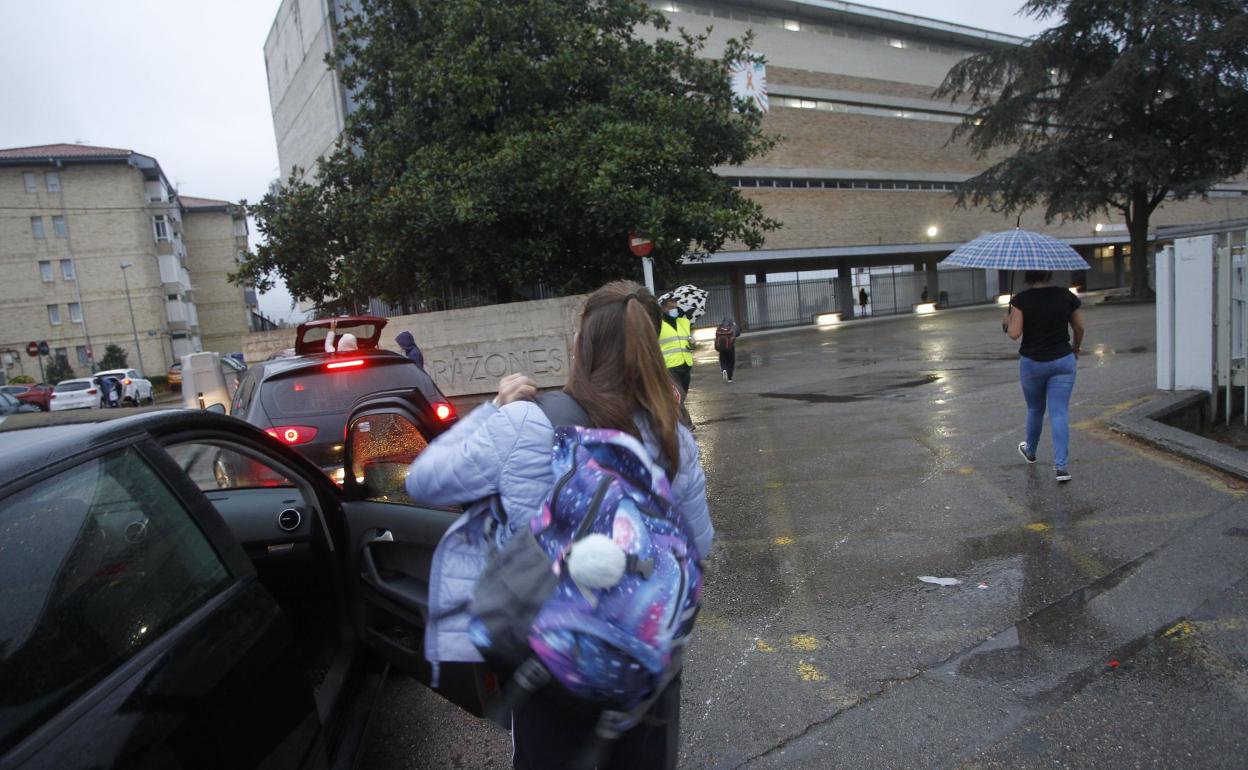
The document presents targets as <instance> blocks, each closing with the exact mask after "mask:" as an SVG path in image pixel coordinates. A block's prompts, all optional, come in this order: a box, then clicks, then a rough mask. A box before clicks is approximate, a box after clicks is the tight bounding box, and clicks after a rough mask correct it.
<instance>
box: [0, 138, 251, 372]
mask: <svg viewBox="0 0 1248 770" xmlns="http://www.w3.org/2000/svg"><path fill="white" fill-rule="evenodd" d="M49 171H55V172H56V173H57V175H58V176H59V180H60V188H61V189H60V192H49V191H48V189H47V183H46V177H45V174H46V172H49ZM25 173H30V174H33V175H34V178H35V180H36V181H37V185H36V190H35V192H26V189H25V183H24V176H23V175H24V174H25ZM150 176H151V172H150V171H148V172H147V173H146V174H145V172H144V171H143V170H141V169H140V168H137V167H135V166H134V165H130V164H128V163H126V162H95V163H67V164H65V165H63V166H61V167H59V168H58V167H56V166H53V165H50V164H48V163H47V162H43V161H40V162H35V163H32V164H31V165H29V166H26V167H22V166H13V165H6V166H4V167H0V274H2V275H4V276H5V280H4V281H3V282H0V349H10V348H11V349H17V350H20V351H24V350H25V348H26V345H27V343H29V342H31V341H42V340H46V341H47V342H48V346H49V347H50V348H51V349H52V350H53V351H55V350H56V349H64V351H65V353H66V357H67V359H68V361H69V363H70V365H71V366H72V367H73V368H74V370H75V373H76V374H78V375H85V374H87V373H88V372H89V371H90V370H91V368H90V364H89V363H88V362H86V361H84V360H82V359H81V358H80V356H79V354H78V349H79V348H82V349H83V353H84V354H85V351H86V348H87V347H88V346H89V347H90V349H91V351H92V353H93V354H94V359H95V362H96V363H97V365H98V362H99V361H100V359H102V358H103V357H104V353H105V349H106V348H107V346H108V345H109V344H110V343H111V344H116V345H117V346H118V347H120V348H121V349H122V350H124V351H126V353H127V363H128V364H129V365H130V366H132V367H134V368H139V369H143V370H144V373H145V374H148V375H163V374H164V373H165V371H166V368H167V367H168V365H169V363H170V362H171V361H172V360H173V359H174V358H175V355H176V352H181V351H182V350H193V349H196V348H197V347H200V348H201V349H202V345H201V340H200V334H201V332H202V333H203V334H204V336H205V337H207V338H208V340H209V341H210V342H211V343H212V344H213V345H215V346H218V347H214V348H209V349H217V350H221V351H222V352H233V351H238V350H241V349H242V337H243V334H244V333H245V332H246V331H247V329H248V321H249V317H248V315H247V308H246V302H245V298H244V294H243V290H242V288H241V287H238V286H234V285H233V284H229V283H228V282H227V281H226V273H227V272H228V271H229V270H231V269H232V268H233V267H234V265H235V264H236V263H235V262H234V259H235V256H236V255H237V253H238V251H239V249H241V248H245V247H246V228H245V224H244V223H245V220H243V219H242V213H241V212H238V211H224V210H221V211H217V212H215V213H210V212H203V213H195V212H187V213H186V214H183V213H182V212H181V209H180V204H179V202H178V200H177V199H174V200H170V199H169V195H168V191H167V190H166V189H165V188H164V187H163V177H162V178H161V180H162V181H161V182H160V184H159V185H157V184H156V183H155V182H154V180H151V179H149V178H148V177H150ZM158 191H164V195H163V196H157V197H163V199H158V200H149V197H150V196H153V195H156V194H157V192H158ZM154 216H164V217H166V218H167V229H166V231H167V233H168V234H169V236H170V237H169V240H163V241H159V242H158V241H157V240H156V233H155V231H154V227H153V217H154ZM31 217H41V218H42V222H43V227H44V236H45V237H44V238H43V239H38V238H35V237H34V234H33V232H32V228H31ZM54 217H63V218H64V223H65V228H64V234H63V236H58V235H57V231H56V225H55V224H54V219H53V218H54ZM240 225H243V226H242V227H240ZM181 253H185V254H186V257H185V259H182V258H181V256H180V254H181ZM71 259H72V263H73V268H72V273H71V274H72V276H73V277H72V279H70V278H66V274H65V272H64V268H63V267H62V264H61V262H62V260H64V261H69V260H71ZM41 262H47V263H48V266H49V267H50V269H51V276H50V279H51V280H45V276H44V274H43V272H42V270H41V265H40V263H41ZM162 262H163V263H164V267H165V271H164V272H163V273H162ZM122 263H128V264H129V265H130V266H129V267H128V268H126V269H125V271H124V274H123V270H122V267H121V265H122ZM188 285H189V286H194V287H195V291H191V290H189V289H188ZM127 289H128V297H129V302H127ZM79 293H80V294H81V300H79ZM170 296H172V297H173V298H174V299H175V301H176V302H177V303H181V304H180V307H181V308H182V310H183V311H184V313H185V315H186V318H185V320H184V322H182V323H178V322H176V320H174V319H172V318H171V316H170V310H169V304H170ZM201 303H202V304H201ZM72 304H76V305H78V306H79V307H80V308H81V316H82V320H81V322H75V321H74V320H73V316H72V315H71V305H72ZM50 305H51V306H55V307H56V308H57V312H58V314H59V317H60V323H59V324H53V323H52V322H51V318H50V316H49V311H48V306H50ZM131 309H133V317H134V322H133V327H132V325H131ZM136 336H137V338H138V344H137V347H136V343H135V338H136ZM175 348H178V349H179V351H175ZM140 353H141V355H140ZM18 372H24V373H26V374H30V375H32V376H38V374H39V369H38V363H37V362H36V361H34V360H31V359H23V360H22V361H21V365H20V366H17V365H16V362H15V366H13V367H10V368H9V369H8V372H7V373H8V374H9V375H10V376H11V375H13V374H15V373H18Z"/></svg>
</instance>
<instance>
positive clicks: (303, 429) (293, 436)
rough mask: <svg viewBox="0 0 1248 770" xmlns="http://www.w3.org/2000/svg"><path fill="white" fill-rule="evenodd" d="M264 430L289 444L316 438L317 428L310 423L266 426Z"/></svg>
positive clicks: (297, 443)
mask: <svg viewBox="0 0 1248 770" xmlns="http://www.w3.org/2000/svg"><path fill="white" fill-rule="evenodd" d="M264 432H265V433H267V434H269V435H270V436H272V437H273V438H275V439H277V440H278V441H280V442H282V443H283V444H286V445H288V446H298V445H299V444H306V443H308V442H309V441H311V440H312V439H314V438H316V428H313V427H312V426H310V425H279V426H276V427H273V428H265V429H264Z"/></svg>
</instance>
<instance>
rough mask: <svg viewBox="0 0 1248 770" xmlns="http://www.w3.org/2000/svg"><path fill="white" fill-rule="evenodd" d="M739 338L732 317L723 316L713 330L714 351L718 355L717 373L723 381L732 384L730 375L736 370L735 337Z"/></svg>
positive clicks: (738, 330)
mask: <svg viewBox="0 0 1248 770" xmlns="http://www.w3.org/2000/svg"><path fill="white" fill-rule="evenodd" d="M740 336H741V327H740V326H737V324H736V323H735V322H734V321H733V320H732V316H727V315H726V316H724V320H723V321H721V322H720V324H719V326H718V327H717V328H716V329H715V350H716V352H718V353H719V373H720V374H721V375H723V377H724V379H725V380H727V381H728V382H732V374H733V372H734V371H736V368H737V337H740Z"/></svg>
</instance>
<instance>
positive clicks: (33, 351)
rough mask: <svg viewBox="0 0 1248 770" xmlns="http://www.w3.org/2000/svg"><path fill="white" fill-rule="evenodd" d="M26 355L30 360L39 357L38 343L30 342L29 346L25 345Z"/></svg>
mask: <svg viewBox="0 0 1248 770" xmlns="http://www.w3.org/2000/svg"><path fill="white" fill-rule="evenodd" d="M26 355H28V356H30V357H31V358H34V357H35V356H37V355H39V343H38V342H32V343H30V344H29V345H27V346H26Z"/></svg>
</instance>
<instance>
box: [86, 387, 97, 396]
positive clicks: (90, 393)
mask: <svg viewBox="0 0 1248 770" xmlns="http://www.w3.org/2000/svg"><path fill="white" fill-rule="evenodd" d="M96 393H99V391H98V390H96V389H95V388H91V389H90V390H88V391H87V395H88V396H94V395H95V394H96Z"/></svg>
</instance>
